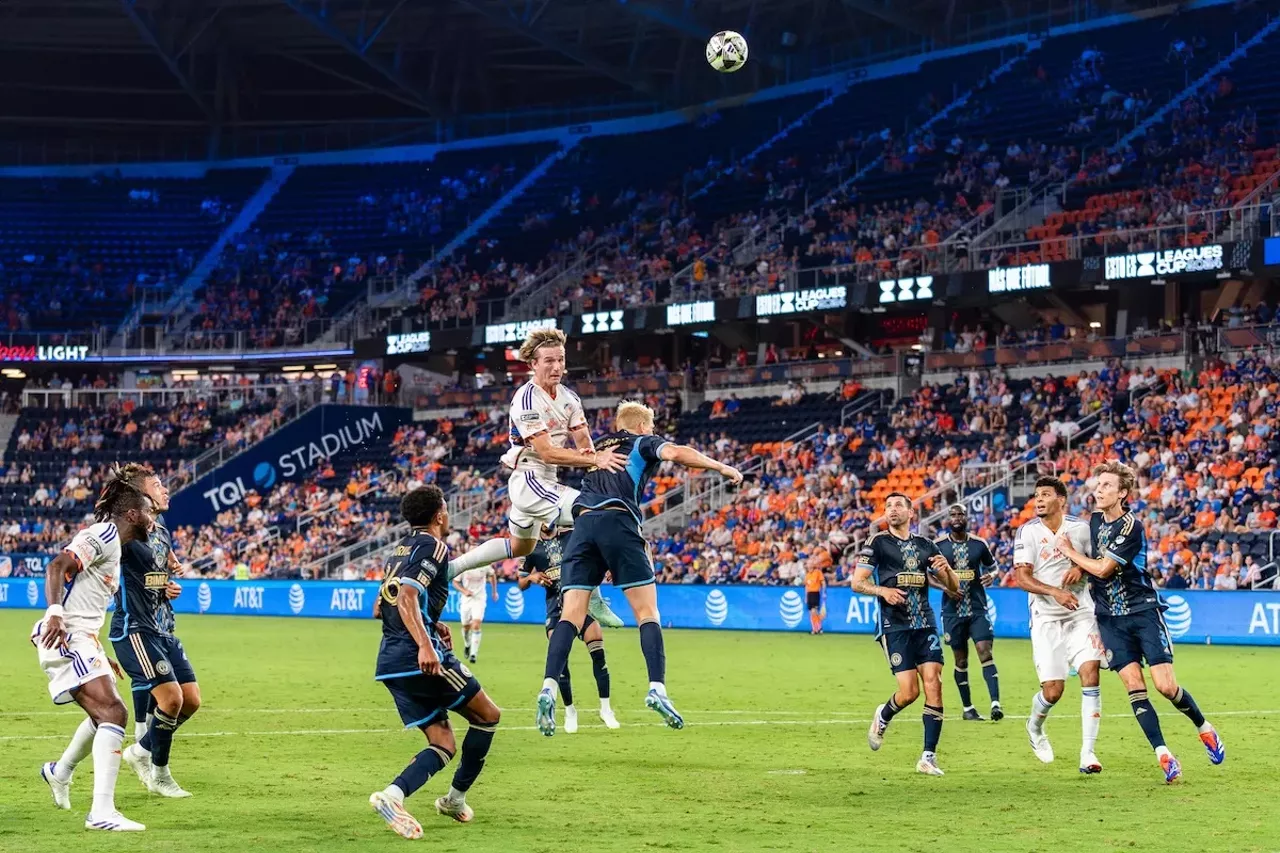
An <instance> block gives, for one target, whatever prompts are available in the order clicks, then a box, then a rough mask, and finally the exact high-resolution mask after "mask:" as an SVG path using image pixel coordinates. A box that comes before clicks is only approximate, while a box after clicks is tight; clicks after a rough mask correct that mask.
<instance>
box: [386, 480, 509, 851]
mask: <svg viewBox="0 0 1280 853" xmlns="http://www.w3.org/2000/svg"><path fill="white" fill-rule="evenodd" d="M400 513H401V515H402V516H403V517H404V520H405V521H407V522H408V523H409V525H410V527H411V528H412V530H411V531H410V532H409V535H408V536H406V537H404V538H403V539H401V540H400V542H399V544H398V545H396V548H395V550H394V551H392V552H391V558H390V559H389V560H387V565H386V568H385V570H384V572H383V579H382V587H381V589H379V590H378V599H377V601H376V602H375V603H374V606H373V615H374V618H376V619H381V620H382V645H381V646H379V647H378V663H377V675H376V678H377V680H378V681H381V682H382V683H383V684H385V685H386V687H387V690H388V691H390V692H391V697H392V699H394V700H395V703H396V710H397V711H399V712H400V720H401V721H402V722H403V723H404V727H405V728H406V729H412V728H417V729H421V730H422V732H423V734H425V735H426V737H427V748H426V749H424V750H422V752H419V753H418V754H417V755H416V756H415V757H414V759H413V761H412V762H410V763H409V766H408V767H406V768H405V769H404V770H402V771H401V772H400V775H399V776H397V777H396V778H395V781H394V782H392V783H391V784H390V785H388V786H387V787H386V788H384V789H383V790H381V791H376V792H374V793H373V794H371V795H370V796H369V804H370V805H371V806H373V809H374V811H376V812H377V813H378V814H379V815H381V816H382V818H383V820H385V821H386V822H387V823H388V824H389V825H390V826H391V828H392V829H394V830H395V831H396V832H397V833H399V834H400V835H402V836H404V837H405V838H421V837H422V825H421V824H420V823H418V821H417V820H415V819H414V817H413V816H412V815H411V814H409V812H407V811H406V810H405V808H404V800H405V797H408V796H411V795H412V794H413V792H414V791H416V790H418V789H419V788H421V787H422V786H423V785H425V784H426V783H427V780H428V779H430V778H431V777H432V776H434V775H435V774H436V773H438V772H440V771H441V770H442V769H444V766H445V765H446V764H448V763H449V761H450V760H451V759H452V758H453V755H454V753H455V752H456V751H457V743H456V741H455V740H454V736H453V729H452V728H451V727H450V725H449V713H448V712H449V711H453V712H455V713H457V714H459V715H461V716H462V718H463V719H465V720H466V721H467V723H468V725H469V726H470V727H469V728H468V729H467V736H466V738H465V739H464V740H463V741H462V758H461V759H460V762H459V764H458V769H457V771H456V772H455V773H454V774H453V785H452V787H450V788H449V793H448V794H447V795H446V796H443V797H440V798H439V799H438V800H436V811H437V812H439V813H440V814H442V815H446V816H448V817H451V818H453V819H454V820H456V821H459V822H460V823H468V822H470V821H471V819H472V818H473V817H474V816H475V815H474V812H473V811H472V809H471V806H469V805H467V791H469V790H470V789H471V786H472V785H473V784H475V781H476V777H478V776H479V775H480V771H481V770H483V769H484V761H485V756H487V755H488V754H489V746H490V745H491V744H492V743H493V736H494V733H496V732H497V730H498V721H499V720H500V719H501V717H502V714H501V712H500V711H499V710H498V706H497V705H495V704H493V700H491V699H490V698H489V697H488V696H486V695H485V692H484V690H482V689H481V688H480V682H478V681H476V679H475V676H473V675H472V674H471V670H469V669H467V667H466V664H464V663H462V662H461V661H460V660H458V659H457V658H456V657H454V655H453V652H452V640H451V637H450V634H449V627H448V626H447V625H445V623H443V622H441V621H440V614H441V613H443V612H444V606H445V603H446V602H447V601H448V600H449V580H448V577H449V547H448V546H447V545H445V543H444V540H445V536H446V535H448V532H449V509H448V507H447V506H446V505H445V500H444V493H443V492H441V491H440V489H439V487H437V486H424V487H423V488H420V489H414V490H413V491H412V492H409V494H407V495H405V496H404V499H403V500H402V501H401V502H400Z"/></svg>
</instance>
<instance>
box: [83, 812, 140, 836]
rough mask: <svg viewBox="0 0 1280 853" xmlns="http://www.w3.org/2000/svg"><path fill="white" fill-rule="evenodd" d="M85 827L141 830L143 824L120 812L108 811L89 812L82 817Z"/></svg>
mask: <svg viewBox="0 0 1280 853" xmlns="http://www.w3.org/2000/svg"><path fill="white" fill-rule="evenodd" d="M84 828H85V829H99V830H103V831H105V832H142V831H143V830H144V829H146V827H145V826H143V825H142V824H140V823H138V822H137V821H136V820H129V818H127V817H125V816H124V815H122V814H120V812H110V813H108V814H104V815H94V814H89V815H86V816H85V819H84Z"/></svg>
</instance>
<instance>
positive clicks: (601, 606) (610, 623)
mask: <svg viewBox="0 0 1280 853" xmlns="http://www.w3.org/2000/svg"><path fill="white" fill-rule="evenodd" d="M587 615H588V616H590V617H591V618H592V619H594V620H596V621H597V622H599V623H600V626H601V627H602V628H621V627H622V617H621V616H619V615H618V614H617V613H614V612H613V610H612V609H611V608H610V607H609V605H608V604H607V603H606V602H605V600H604V596H602V595H601V594H600V587H596V588H595V589H593V590H591V597H590V598H589V599H587Z"/></svg>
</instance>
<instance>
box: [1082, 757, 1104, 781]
mask: <svg viewBox="0 0 1280 853" xmlns="http://www.w3.org/2000/svg"><path fill="white" fill-rule="evenodd" d="M1080 772H1081V773H1084V774H1087V775H1090V776H1092V775H1093V774H1095V773H1101V772H1102V762H1101V761H1099V760H1098V756H1096V755H1094V754H1093V753H1092V752H1086V753H1084V754H1083V755H1081V756H1080Z"/></svg>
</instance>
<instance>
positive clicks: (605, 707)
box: [600, 699, 613, 714]
mask: <svg viewBox="0 0 1280 853" xmlns="http://www.w3.org/2000/svg"><path fill="white" fill-rule="evenodd" d="M600 713H602V714H611V713H613V708H611V707H609V700H608V699H601V700H600Z"/></svg>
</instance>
